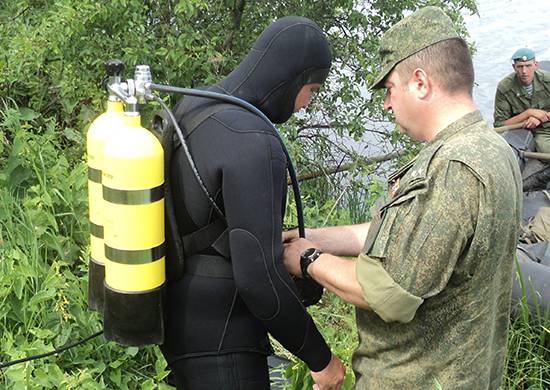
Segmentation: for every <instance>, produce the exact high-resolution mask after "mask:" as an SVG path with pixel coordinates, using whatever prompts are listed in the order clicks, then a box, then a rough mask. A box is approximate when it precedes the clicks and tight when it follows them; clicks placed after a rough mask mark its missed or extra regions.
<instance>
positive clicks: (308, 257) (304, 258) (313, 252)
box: [300, 248, 323, 279]
mask: <svg viewBox="0 0 550 390" xmlns="http://www.w3.org/2000/svg"><path fill="white" fill-rule="evenodd" d="M322 254H323V252H321V251H320V250H319V249H317V248H308V249H306V250H305V251H303V252H302V254H301V255H300V269H301V270H302V278H303V279H311V276H310V275H309V274H308V273H307V267H309V265H310V264H311V263H313V262H314V261H315V260H317V258H318V257H319V256H321V255H322Z"/></svg>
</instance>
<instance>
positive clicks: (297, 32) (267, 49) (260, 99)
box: [218, 16, 331, 123]
mask: <svg viewBox="0 0 550 390" xmlns="http://www.w3.org/2000/svg"><path fill="white" fill-rule="evenodd" d="M330 65H331V54H330V49H329V45H328V41H327V39H326V37H325V35H324V33H323V32H322V30H321V29H320V28H319V26H317V24H315V23H314V22H313V21H311V20H309V19H307V18H304V17H299V16H287V17H284V18H281V19H278V20H276V21H275V22H273V23H271V24H270V25H269V26H268V27H267V28H266V29H265V30H264V31H263V32H262V33H261V35H260V36H259V37H258V39H257V40H256V42H255V43H254V45H253V46H252V49H251V50H250V52H249V53H248V55H247V56H246V57H245V58H244V60H243V61H242V62H241V63H240V65H239V66H238V67H237V68H236V69H235V70H234V71H233V72H231V73H230V74H229V75H228V76H227V77H226V78H225V79H223V80H222V81H221V82H220V84H219V85H218V86H219V87H220V88H222V89H223V90H224V91H225V92H226V93H228V94H230V95H233V96H237V97H239V98H241V99H244V100H246V101H248V102H249V103H251V104H253V105H254V106H256V107H257V108H259V109H260V110H261V111H262V112H263V113H264V114H265V115H266V116H267V117H268V118H269V119H270V120H271V121H272V122H274V123H283V122H286V121H287V120H288V119H289V118H290V116H291V115H292V113H293V112H294V102H295V100H296V96H297V95H298V92H299V91H300V89H301V88H302V87H303V86H304V85H306V84H310V83H319V84H322V83H323V82H324V81H325V80H326V78H327V75H328V72H329V69H330Z"/></svg>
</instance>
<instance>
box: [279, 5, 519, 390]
mask: <svg viewBox="0 0 550 390" xmlns="http://www.w3.org/2000/svg"><path fill="white" fill-rule="evenodd" d="M380 61H381V65H382V66H381V68H382V70H381V72H380V74H379V75H378V77H377V78H376V80H375V82H374V84H373V87H374V88H386V90H387V92H386V96H385V98H384V107H385V108H386V109H388V110H392V111H393V114H394V116H395V120H396V122H397V124H398V125H399V126H400V127H401V129H402V131H404V132H405V133H406V134H408V135H409V136H411V138H413V139H416V140H422V141H427V143H426V147H425V148H424V149H423V150H422V151H421V152H420V153H419V154H418V156H417V157H416V158H415V159H414V160H413V161H411V162H410V163H409V164H407V165H406V166H405V167H403V168H402V169H400V170H399V171H398V172H396V173H395V174H394V175H392V176H391V177H390V183H389V184H390V185H389V191H388V195H387V197H386V199H383V200H381V202H377V203H379V204H380V206H381V207H379V208H378V210H377V212H376V213H375V215H376V216H375V218H374V219H373V220H372V221H371V223H370V224H369V223H364V224H360V225H353V226H339V227H329V228H321V229H310V230H307V231H306V236H307V237H308V239H309V240H306V239H298V238H297V234H296V232H295V231H292V232H288V233H286V234H284V235H283V240H284V241H285V242H286V245H285V265H286V266H287V268H288V270H289V271H290V272H291V273H293V274H295V275H297V276H300V277H311V278H313V279H315V280H316V281H318V282H319V283H321V284H322V285H323V286H325V287H326V288H327V289H329V290H331V291H333V292H334V293H336V294H338V295H339V296H340V297H342V298H343V299H345V300H346V301H348V302H351V303H353V304H354V305H355V306H357V313H356V317H357V328H358V332H359V346H358V347H357V350H356V351H355V354H354V356H353V368H354V372H355V374H356V388H357V389H415V390H417V389H433V388H436V386H441V387H442V388H444V389H464V390H466V389H467V390H472V389H497V388H498V386H499V384H500V381H501V376H502V370H503V363H504V358H505V353H506V340H507V331H508V319H509V313H510V294H511V288H512V268H513V262H514V256H515V247H516V240H517V229H518V224H519V220H520V208H521V179H520V173H519V169H518V165H517V162H516V159H515V156H514V154H513V152H512V150H511V149H510V147H509V146H508V145H507V144H506V142H505V141H504V140H503V139H502V138H501V137H500V136H499V135H497V134H496V133H495V132H493V131H492V130H491V129H490V128H489V127H488V125H487V124H486V123H485V122H484V121H483V119H482V117H481V114H480V112H479V111H478V110H477V109H476V107H475V105H474V103H473V100H472V86H473V81H474V73H473V67H472V61H471V57H470V53H469V51H468V47H467V45H466V43H465V42H464V41H463V40H462V39H460V38H459V37H458V35H457V33H456V32H455V30H454V29H453V26H452V22H451V20H450V18H449V17H448V16H446V15H445V14H444V13H443V11H441V10H440V9H439V8H436V7H426V8H422V9H420V10H419V11H417V12H415V13H413V14H412V15H410V16H408V17H407V18H405V19H403V20H402V21H401V22H399V23H397V24H396V25H395V26H394V27H392V28H391V29H390V30H388V31H387V32H386V33H385V34H384V37H383V38H382V40H381V44H380ZM327 252H328V253H327ZM338 256H357V259H356V261H350V260H346V259H343V258H341V257H338Z"/></svg>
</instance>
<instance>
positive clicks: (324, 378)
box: [311, 354, 346, 390]
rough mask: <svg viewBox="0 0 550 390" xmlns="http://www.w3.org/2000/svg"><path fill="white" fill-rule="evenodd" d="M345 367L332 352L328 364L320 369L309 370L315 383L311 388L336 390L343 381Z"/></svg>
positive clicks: (315, 389)
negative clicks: (315, 370)
mask: <svg viewBox="0 0 550 390" xmlns="http://www.w3.org/2000/svg"><path fill="white" fill-rule="evenodd" d="M345 375H346V368H345V367H344V365H343V364H342V362H341V361H340V359H338V358H337V357H336V356H335V355H334V354H332V357H331V358H330V362H329V363H328V366H326V367H325V368H324V369H323V370H321V371H317V372H314V371H311V377H312V378H313V381H314V382H315V384H314V385H313V390H338V389H339V388H340V387H341V386H342V383H343V382H344V376H345Z"/></svg>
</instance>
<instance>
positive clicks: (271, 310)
mask: <svg viewBox="0 0 550 390" xmlns="http://www.w3.org/2000/svg"><path fill="white" fill-rule="evenodd" d="M330 62H331V59H330V51H329V48H328V43H327V41H326V38H325V36H324V34H323V33H322V31H321V30H320V29H319V27H318V26H317V25H316V24H314V23H313V22H311V21H310V20H308V19H306V18H301V17H286V18H282V19H279V20H278V21H276V22H274V23H272V24H271V25H270V26H268V27H267V28H266V30H264V32H263V33H262V34H261V35H260V37H259V38H258V40H257V41H256V43H255V44H254V46H253V48H252V50H251V51H250V53H249V54H248V55H247V57H246V58H245V59H244V60H243V61H242V63H241V64H240V65H239V66H238V67H237V68H236V69H235V70H234V71H233V72H232V73H231V74H230V75H228V76H227V77H226V78H225V79H224V80H222V81H221V82H220V83H219V84H218V85H216V86H213V87H210V88H208V90H211V91H215V92H221V93H225V94H229V95H232V96H236V97H239V98H241V99H244V100H246V101H248V102H249V103H251V104H253V105H254V106H256V107H257V108H259V109H260V110H261V111H262V112H263V113H264V114H265V115H266V116H267V117H268V118H269V119H270V120H271V121H273V122H276V123H281V122H285V121H286V120H288V118H289V117H290V116H291V115H292V113H293V109H294V101H295V98H296V95H297V94H298V91H299V90H300V89H301V87H302V86H303V85H305V84H309V83H322V82H324V80H325V78H326V76H327V74H328V70H329V68H330ZM216 104H218V105H219V102H216V101H213V100H211V99H205V98H194V97H186V98H184V99H183V100H182V101H180V102H179V103H178V105H177V106H176V107H175V110H174V111H175V114H176V118H177V119H178V122H179V125H180V127H182V129H183V132H184V133H186V131H185V130H184V129H187V128H189V122H190V120H192V118H193V117H195V118H196V116H197V114H198V113H201V112H204V110H207V109H209V107H211V106H212V105H216ZM186 143H187V145H188V147H189V150H190V152H191V154H192V156H193V159H194V161H195V164H196V166H197V169H198V172H199V174H200V176H201V178H202V181H203V182H204V184H205V186H206V188H207V189H208V192H209V193H210V194H211V196H212V197H213V198H214V199H215V200H216V204H217V205H218V206H219V208H220V209H221V210H222V211H223V214H224V217H220V216H219V215H218V214H217V213H216V212H215V211H214V208H213V206H212V204H211V202H210V201H209V200H208V198H207V197H206V196H205V194H204V192H203V191H202V190H201V188H200V187H199V185H198V182H197V179H196V178H195V176H194V175H193V173H192V171H191V169H190V165H189V163H188V161H187V159H186V157H185V155H184V153H183V151H182V147H181V145H179V143H178V141H177V140H176V141H175V142H174V144H175V147H174V149H173V157H172V159H171V162H170V165H169V166H170V172H169V175H170V177H169V179H170V182H171V194H172V197H173V199H174V201H173V203H174V208H175V216H176V220H177V225H178V228H179V230H180V231H179V233H180V234H181V235H188V234H191V233H193V232H195V231H197V230H199V229H201V228H204V227H205V226H208V225H209V224H211V223H212V222H215V221H223V226H224V228H225V227H227V231H226V234H227V235H225V236H223V235H222V236H221V238H220V240H225V241H226V243H228V247H229V248H228V249H229V250H228V252H229V253H230V254H229V255H227V256H226V257H227V258H224V255H223V253H222V254H220V252H219V251H217V250H215V249H214V248H213V247H212V246H210V247H207V248H200V249H201V250H200V251H199V252H197V253H191V254H190V253H189V250H188V248H185V250H186V256H185V262H184V264H185V272H184V273H183V276H182V277H181V278H179V279H178V280H175V281H172V282H171V283H169V285H168V290H167V291H168V294H167V321H166V337H165V343H164V345H163V346H162V351H163V353H164V355H165V357H166V358H167V361H168V362H169V364H171V366H172V365H174V364H175V362H177V361H178V360H180V359H189V358H193V357H203V356H209V355H212V356H213V355H222V354H228V353H234V352H238V353H240V352H254V353H259V354H262V355H264V356H265V355H267V354H269V353H270V352H271V347H270V345H269V341H268V337H267V332H269V333H270V334H271V335H273V337H275V338H276V339H277V340H278V341H279V342H280V343H281V344H282V345H283V346H284V347H285V348H286V349H287V350H288V351H290V352H292V353H293V354H295V355H296V356H298V357H299V358H301V359H302V360H304V361H305V362H306V364H307V365H308V366H309V368H310V369H312V370H314V371H319V370H321V369H323V368H324V367H325V366H326V365H327V364H328V362H329V361H330V358H331V352H330V350H329V348H328V346H327V345H326V343H325V341H324V340H323V338H322V336H321V334H320V333H319V331H318V330H317V328H316V326H315V324H314V323H313V321H312V319H311V317H310V316H309V314H308V313H307V312H306V310H305V309H304V307H303V306H302V304H301V302H300V299H299V298H298V297H297V294H296V287H295V285H294V283H293V281H292V279H291V277H290V276H289V274H288V272H287V271H286V269H285V267H284V264H283V261H282V252H283V249H282V243H281V235H282V219H283V213H284V210H285V200H286V188H287V172H286V168H287V160H286V157H285V154H284V152H283V149H282V146H281V143H280V141H279V140H278V138H277V137H276V135H275V134H274V130H273V128H272V127H271V126H270V125H269V124H268V123H266V122H265V121H264V120H263V119H262V118H260V117H259V116H257V115H255V114H253V113H251V112H249V111H246V110H245V109H243V108H240V107H237V106H227V105H226V106H224V107H222V108H221V109H219V110H217V112H214V113H213V114H212V115H210V116H208V117H207V118H206V119H204V120H203V121H202V122H201V123H200V124H198V126H196V127H195V128H194V129H193V130H192V132H191V133H190V134H186ZM225 224H226V225H225ZM191 252H193V251H191Z"/></svg>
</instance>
